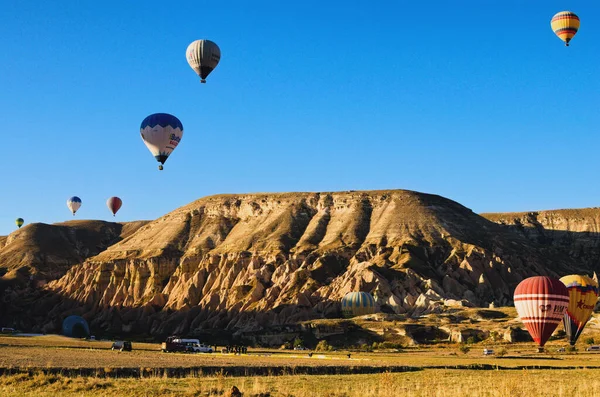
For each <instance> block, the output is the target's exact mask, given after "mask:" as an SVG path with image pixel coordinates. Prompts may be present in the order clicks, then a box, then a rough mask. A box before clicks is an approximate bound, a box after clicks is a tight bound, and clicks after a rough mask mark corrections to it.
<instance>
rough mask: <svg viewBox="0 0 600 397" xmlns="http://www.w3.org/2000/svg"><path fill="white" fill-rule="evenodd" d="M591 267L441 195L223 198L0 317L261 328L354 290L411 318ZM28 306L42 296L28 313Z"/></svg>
mask: <svg viewBox="0 0 600 397" xmlns="http://www.w3.org/2000/svg"><path fill="white" fill-rule="evenodd" d="M588 270H589V269H588V268H586V267H585V266H583V265H582V264H581V263H579V262H577V261H575V260H573V259H572V258H571V257H569V255H568V254H567V253H565V252H563V251H561V250H558V249H555V248H554V247H545V246H544V245H543V244H542V243H541V242H538V241H534V240H532V239H530V238H529V237H528V236H526V235H524V234H523V233H521V232H519V231H518V230H515V229H514V228H511V227H506V226H503V225H500V224H498V223H495V222H492V221H490V220H488V219H486V218H484V217H482V216H480V215H477V214H475V213H473V212H472V211H471V210H469V209H468V208H465V207H464V206H462V205H460V204H458V203H456V202H454V201H451V200H448V199H446V198H443V197H440V196H436V195H430V194H423V193H417V192H412V191H405V190H390V191H365V192H360V191H349V192H335V193H283V194H242V195H219V196H212V197H206V198H203V199H200V200H197V201H195V202H193V203H191V204H189V205H186V206H184V207H182V208H179V209H177V210H175V211H173V212H171V213H169V214H167V215H165V216H163V217H161V218H159V219H157V220H155V221H153V222H150V223H148V224H146V225H144V226H142V227H140V228H139V229H138V230H137V231H135V233H133V234H131V235H130V236H129V237H127V238H124V239H123V240H122V241H120V242H118V243H116V244H114V245H111V246H110V247H109V248H107V249H106V250H103V251H102V252H100V253H99V254H98V255H96V256H92V257H89V258H88V259H86V260H85V261H83V262H82V263H79V264H77V265H74V266H71V267H70V269H69V270H68V271H67V272H66V274H65V275H64V276H62V277H61V278H60V279H57V280H55V281H52V282H50V283H49V284H48V285H47V286H45V287H44V288H42V289H35V290H31V291H28V294H27V298H26V299H23V298H22V296H23V295H22V294H20V293H18V292H16V291H13V292H12V295H11V296H8V297H7V296H5V299H6V300H5V301H7V302H16V303H12V304H10V305H5V306H4V309H3V311H2V312H1V313H0V316H1V318H2V320H3V322H4V323H10V324H12V325H14V326H17V327H21V328H22V329H28V330H34V331H35V330H37V331H46V332H53V331H56V330H57V329H58V328H59V326H60V321H61V320H62V318H64V317H65V316H66V315H68V314H72V313H76V314H81V315H83V316H84V317H86V318H87V319H88V320H89V322H90V324H91V326H92V329H94V330H95V332H107V333H112V334H119V335H123V334H136V335H139V334H151V335H166V334H171V333H181V334H194V333H200V332H207V331H210V330H213V331H214V330H229V331H231V332H246V333H251V332H256V331H260V330H265V329H267V328H270V327H271V328H272V327H285V326H286V325H287V324H297V323H299V322H301V321H303V320H309V319H317V318H335V317H339V316H340V307H339V300H340V299H341V297H343V296H344V294H346V293H347V292H349V291H356V290H363V291H368V292H371V293H372V294H373V295H374V296H375V298H376V301H377V304H378V308H379V309H380V310H381V311H382V312H384V313H390V314H406V315H409V316H413V317H414V316H419V315H422V314H426V313H438V312H441V311H443V310H444V309H445V308H447V307H462V306H483V307H487V306H488V305H489V304H494V305H496V306H503V305H510V304H511V303H512V293H513V290H514V288H515V286H516V285H517V284H518V282H519V281H521V280H522V279H523V278H524V277H528V276H531V275H536V274H550V275H556V276H560V275H563V274H567V273H571V272H574V271H588ZM23 307H33V309H31V310H29V311H28V316H27V317H25V316H23V315H22V313H23ZM261 332H262V331H261Z"/></svg>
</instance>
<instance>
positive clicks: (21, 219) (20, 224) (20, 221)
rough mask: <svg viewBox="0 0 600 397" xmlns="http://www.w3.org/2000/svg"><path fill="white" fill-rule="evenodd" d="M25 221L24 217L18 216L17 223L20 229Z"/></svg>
mask: <svg viewBox="0 0 600 397" xmlns="http://www.w3.org/2000/svg"><path fill="white" fill-rule="evenodd" d="M24 223H25V221H24V220H23V218H17V220H16V221H15V224H16V225H17V226H18V227H19V229H20V228H21V226H23V224H24Z"/></svg>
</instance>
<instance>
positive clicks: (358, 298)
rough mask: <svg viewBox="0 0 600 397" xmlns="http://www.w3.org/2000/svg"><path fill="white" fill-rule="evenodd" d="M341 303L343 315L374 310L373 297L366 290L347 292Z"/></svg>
mask: <svg viewBox="0 0 600 397" xmlns="http://www.w3.org/2000/svg"><path fill="white" fill-rule="evenodd" d="M341 303H342V314H343V315H344V317H354V316H362V315H364V314H372V313H375V310H376V306H375V299H373V295H371V294H369V293H368V292H348V293H347V294H346V295H345V296H344V297H343V298H342V302H341Z"/></svg>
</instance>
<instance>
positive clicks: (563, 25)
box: [550, 11, 579, 47]
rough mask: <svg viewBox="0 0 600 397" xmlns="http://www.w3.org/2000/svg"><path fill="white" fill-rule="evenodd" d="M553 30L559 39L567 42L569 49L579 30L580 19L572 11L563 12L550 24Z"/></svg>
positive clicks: (553, 18) (555, 16)
mask: <svg viewBox="0 0 600 397" xmlns="http://www.w3.org/2000/svg"><path fill="white" fill-rule="evenodd" d="M550 26H552V30H553V31H554V33H555V34H556V35H557V36H558V38H559V39H561V40H562V41H564V42H565V45H566V46H567V47H568V46H569V42H570V41H571V39H573V37H574V36H575V34H576V33H577V31H578V30H579V17H578V16H577V15H575V13H574V12H571V11H561V12H559V13H557V14H556V15H554V16H553V17H552V21H551V22H550Z"/></svg>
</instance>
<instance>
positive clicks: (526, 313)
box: [514, 276, 569, 347]
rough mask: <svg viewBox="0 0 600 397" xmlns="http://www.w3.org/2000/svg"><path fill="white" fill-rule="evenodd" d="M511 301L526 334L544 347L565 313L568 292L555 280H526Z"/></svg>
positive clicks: (542, 277)
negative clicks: (525, 329)
mask: <svg viewBox="0 0 600 397" xmlns="http://www.w3.org/2000/svg"><path fill="white" fill-rule="evenodd" d="M514 301H515V307H516V308H517V313H519V317H521V321H523V324H525V327H526V328H527V330H528V331H529V334H530V335H531V337H532V338H533V340H534V341H535V342H536V343H537V344H538V345H540V347H544V344H545V343H546V342H547V341H548V338H550V336H551V335H552V333H553V332H554V330H555V329H556V327H557V326H558V323H560V322H561V321H562V319H563V316H564V314H565V312H566V311H567V307H568V306H569V291H568V290H567V287H565V285H564V284H563V283H562V282H561V281H560V280H558V279H556V278H552V277H546V276H536V277H529V278H526V279H525V280H523V281H521V282H520V283H519V285H517V288H516V289H515V294H514Z"/></svg>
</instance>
